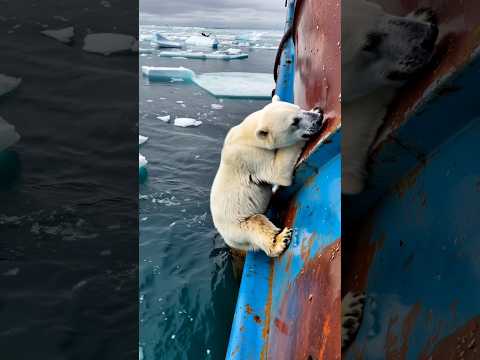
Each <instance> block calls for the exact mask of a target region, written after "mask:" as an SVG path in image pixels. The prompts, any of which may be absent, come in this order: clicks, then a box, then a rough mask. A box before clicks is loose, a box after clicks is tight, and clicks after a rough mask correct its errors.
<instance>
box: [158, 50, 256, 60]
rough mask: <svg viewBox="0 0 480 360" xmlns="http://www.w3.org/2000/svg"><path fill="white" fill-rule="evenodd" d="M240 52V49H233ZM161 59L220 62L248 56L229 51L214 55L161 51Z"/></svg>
mask: <svg viewBox="0 0 480 360" xmlns="http://www.w3.org/2000/svg"><path fill="white" fill-rule="evenodd" d="M233 50H240V49H233ZM159 55H160V56H161V57H170V58H185V59H196V60H207V59H218V60H235V59H246V58H248V54H245V53H241V52H239V53H235V54H232V53H229V52H227V51H217V52H214V53H203V52H194V51H161V52H160V53H159Z"/></svg>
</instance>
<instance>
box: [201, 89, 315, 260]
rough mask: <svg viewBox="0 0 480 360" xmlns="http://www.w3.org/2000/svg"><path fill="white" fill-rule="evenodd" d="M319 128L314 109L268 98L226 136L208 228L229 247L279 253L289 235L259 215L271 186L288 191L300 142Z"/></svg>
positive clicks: (289, 233) (267, 199)
mask: <svg viewBox="0 0 480 360" xmlns="http://www.w3.org/2000/svg"><path fill="white" fill-rule="evenodd" d="M322 123H323V113H322V111H320V110H319V109H314V110H312V111H305V110H302V109H300V107H298V106H297V105H294V104H290V103H287V102H283V101H280V100H279V99H278V97H276V96H275V97H274V98H273V100H272V102H271V103H270V104H268V105H267V106H265V107H264V108H263V109H261V110H259V111H257V112H254V113H253V114H251V115H249V116H247V117H246V118H245V120H244V121H243V122H242V123H240V124H239V125H237V126H235V127H233V128H232V129H230V131H229V132H228V134H227V136H226V138H225V142H224V145H223V149H222V155H221V160H220V166H219V168H218V171H217V174H216V176H215V179H214V181H213V185H212V189H211V193H210V210H211V213H212V218H213V223H214V225H215V227H216V228H217V230H218V232H219V233H220V234H221V235H222V237H223V239H224V240H225V242H226V243H227V245H229V246H230V247H232V248H234V249H238V250H244V251H246V250H259V249H260V250H263V251H264V252H265V253H266V254H267V255H268V256H270V257H276V256H279V255H280V254H282V253H283V251H284V250H285V249H286V247H287V246H288V244H289V243H290V239H291V235H292V230H291V229H290V228H288V227H285V228H283V229H280V228H278V227H277V226H275V225H274V224H273V223H272V222H271V221H270V220H269V219H268V218H267V217H266V216H265V215H264V213H265V211H266V210H267V207H268V204H269V202H270V198H271V196H272V186H273V185H280V186H289V185H290V184H291V183H292V177H293V172H294V168H295V164H296V163H297V160H298V158H299V156H300V153H301V151H302V149H303V147H304V145H305V143H306V141H307V140H308V139H309V138H310V137H311V136H312V135H314V134H316V133H318V132H319V131H320V129H321V126H322Z"/></svg>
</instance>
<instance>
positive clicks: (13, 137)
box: [0, 116, 20, 151]
mask: <svg viewBox="0 0 480 360" xmlns="http://www.w3.org/2000/svg"><path fill="white" fill-rule="evenodd" d="M19 139H20V135H18V133H17V132H16V131H15V127H14V126H13V125H11V124H9V123H8V122H7V121H6V120H5V119H4V118H2V117H1V116H0V151H3V150H5V149H6V148H8V147H10V146H12V145H13V144H15V143H16V142H17V141H18V140H19Z"/></svg>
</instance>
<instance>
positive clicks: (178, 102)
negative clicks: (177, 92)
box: [175, 100, 184, 104]
mask: <svg viewBox="0 0 480 360" xmlns="http://www.w3.org/2000/svg"><path fill="white" fill-rule="evenodd" d="M175 102H176V103H177V104H183V103H184V101H183V100H177V101H175Z"/></svg>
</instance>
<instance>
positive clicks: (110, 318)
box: [0, 0, 138, 360]
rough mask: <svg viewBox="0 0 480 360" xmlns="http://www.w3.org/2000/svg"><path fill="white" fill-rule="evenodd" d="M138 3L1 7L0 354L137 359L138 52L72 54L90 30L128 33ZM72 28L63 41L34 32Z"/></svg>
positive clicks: (18, 359)
mask: <svg viewBox="0 0 480 360" xmlns="http://www.w3.org/2000/svg"><path fill="white" fill-rule="evenodd" d="M137 16H138V12H137V10H136V5H133V3H131V4H121V3H119V2H114V3H113V5H112V6H111V7H110V8H106V7H104V6H102V5H101V4H100V2H99V1H90V0H88V1H82V2H65V3H64V2H58V1H53V0H46V1H42V2H36V1H32V2H25V1H18V2H14V1H10V2H3V3H2V19H1V21H0V32H1V33H2V36H1V37H0V49H1V53H2V65H1V67H0V68H1V69H0V73H4V74H7V75H10V76H15V77H20V78H22V83H21V84H20V86H19V88H18V89H16V90H15V91H14V92H12V93H11V94H8V95H7V96H5V97H1V98H0V115H1V116H2V117H4V118H5V119H6V120H7V121H8V122H9V123H11V124H13V125H14V126H15V127H16V129H17V131H18V133H19V134H20V136H21V139H20V141H19V142H18V143H17V144H16V145H15V146H14V147H13V148H12V151H13V152H14V153H15V154H16V156H17V157H18V159H19V160H20V166H19V172H18V178H17V179H15V180H14V181H13V182H11V183H9V184H8V186H3V185H4V184H2V186H0V352H1V355H0V358H1V359H5V360H7V359H8V360H10V359H12V360H24V359H39V360H40V359H42V360H43V359H45V360H46V359H48V360H57V359H58V360H64V359H79V360H80V359H81V360H86V359H102V360H106V359H115V360H120V359H135V358H136V357H137V351H138V335H137V326H136V325H137V323H138V311H137V309H138V307H137V305H138V295H137V294H138V265H137V260H138V255H137V250H138V239H137V221H138V220H137V219H138V205H137V201H138V195H137V189H138V179H137V176H136V175H137V171H138V157H137V146H138V145H137V144H138V143H137V126H136V123H137V118H138V95H137V94H138V93H137V84H138V73H137V69H138V56H137V55H136V54H130V55H124V56H123V55H122V56H111V57H104V56H101V55H96V54H89V53H86V52H84V51H83V50H82V46H83V38H84V37H85V35H86V34H87V33H89V32H119V33H126V34H131V35H133V36H137V33H138V23H137V21H138V20H137V18H138V17H137ZM72 25H73V26H75V37H74V42H73V44H71V45H70V46H67V45H65V44H61V43H60V42H58V41H56V40H53V39H50V38H47V37H45V36H43V35H41V34H40V31H42V30H44V29H46V28H49V29H59V28H64V27H67V26H72Z"/></svg>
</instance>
